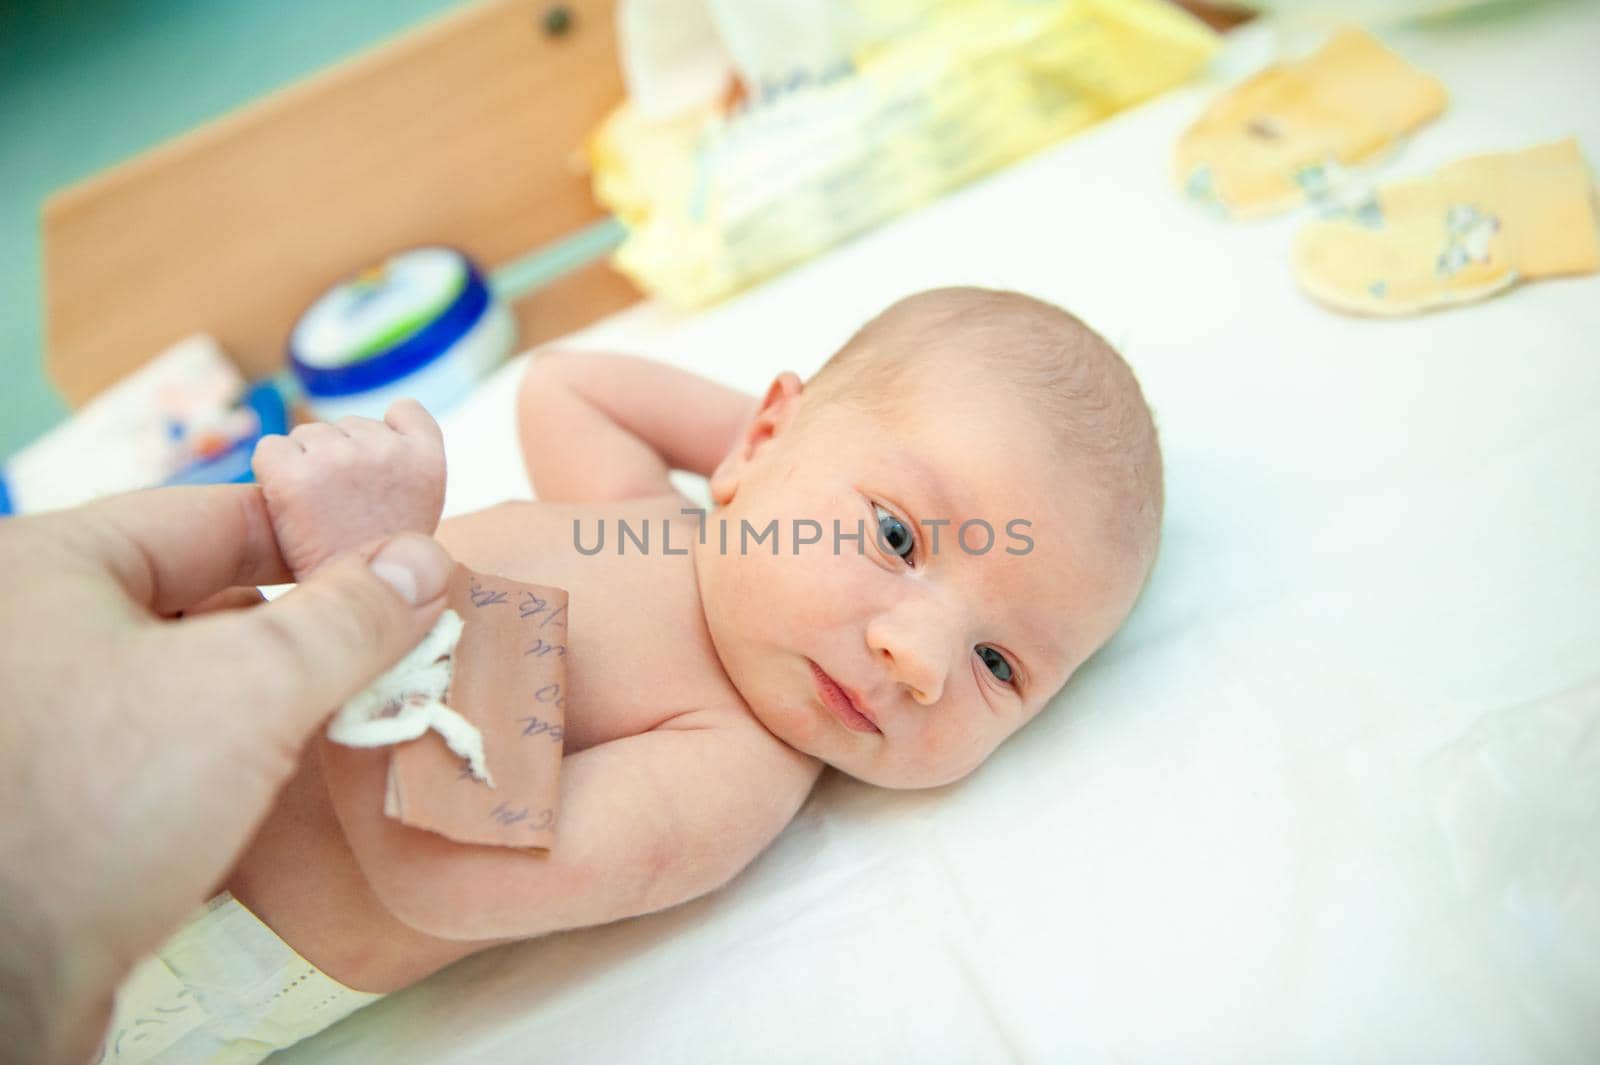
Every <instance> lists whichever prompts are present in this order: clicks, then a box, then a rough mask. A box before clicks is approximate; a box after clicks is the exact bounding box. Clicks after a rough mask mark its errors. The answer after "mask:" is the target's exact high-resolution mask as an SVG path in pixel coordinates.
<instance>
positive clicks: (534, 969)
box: [273, 0, 1600, 1065]
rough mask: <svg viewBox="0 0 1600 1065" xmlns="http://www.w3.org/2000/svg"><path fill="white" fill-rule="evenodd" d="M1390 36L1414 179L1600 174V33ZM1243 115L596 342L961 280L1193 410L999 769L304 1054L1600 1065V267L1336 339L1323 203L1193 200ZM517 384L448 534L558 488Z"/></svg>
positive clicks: (845, 807)
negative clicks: (1314, 283) (1310, 291)
mask: <svg viewBox="0 0 1600 1065" xmlns="http://www.w3.org/2000/svg"><path fill="white" fill-rule="evenodd" d="M1262 29H1263V28H1261V27H1257V28H1254V29H1251V30H1247V31H1246V32H1244V33H1242V34H1241V35H1239V36H1238V37H1237V38H1236V39H1235V40H1234V42H1233V43H1232V44H1231V45H1230V49H1231V50H1232V51H1231V55H1230V57H1229V60H1228V61H1229V62H1230V63H1232V64H1234V69H1238V67H1239V65H1241V64H1247V63H1248V61H1249V60H1250V58H1251V56H1252V54H1257V55H1259V53H1260V51H1261V49H1262V48H1263V47H1264V46H1265V44H1266V38H1265V35H1264V33H1263V32H1262ZM1385 36H1386V38H1387V39H1388V40H1389V41H1390V43H1391V44H1393V45H1394V46H1395V47H1397V48H1398V49H1399V50H1400V51H1402V52H1403V53H1404V54H1405V55H1406V56H1408V57H1409V58H1410V59H1412V60H1413V61H1414V62H1416V63H1417V64H1418V65H1420V66H1422V67H1423V68H1424V69H1427V70H1430V71H1432V72H1433V73H1435V74H1437V75H1438V76H1440V77H1441V78H1442V79H1443V80H1444V81H1445V82H1446V84H1447V85H1448V86H1449V88H1450V92H1451V104H1450V109H1449V111H1448V112H1447V114H1446V115H1445V116H1444V117H1443V118H1442V119H1441V120H1439V121H1438V122H1436V123H1434V124H1433V125H1432V126H1430V127H1428V128H1426V129H1425V130H1423V131H1422V132H1421V133H1420V135H1419V136H1417V137H1416V138H1415V139H1414V140H1413V141H1412V142H1411V143H1410V144H1409V145H1407V146H1406V147H1405V148H1404V150H1403V151H1401V152H1400V153H1399V154H1398V155H1397V156H1396V157H1395V158H1393V159H1392V160H1391V161H1389V163H1388V164H1387V165H1386V168H1385V172H1386V173H1392V174H1396V175H1399V174H1413V173H1421V172H1424V171H1426V170H1429V169H1432V168H1433V167H1435V166H1437V165H1439V164H1442V163H1444V162H1447V161H1449V160H1451V159H1454V158H1456V157H1459V156H1461V155H1463V154H1468V153H1472V152H1478V151H1491V150H1500V149H1511V148H1520V147H1524V146H1527V145H1530V144H1533V143H1536V142H1538V141H1541V140H1545V139H1552V138H1555V137H1559V136H1565V135H1577V136H1578V137H1579V138H1580V140H1581V142H1582V144H1583V145H1584V148H1585V150H1586V151H1587V153H1588V156H1589V158H1590V159H1591V161H1594V160H1597V159H1600V94H1597V93H1596V91H1595V90H1596V83H1595V80H1594V73H1593V72H1594V69H1595V66H1594V62H1595V60H1594V57H1595V54H1596V51H1597V48H1596V46H1597V45H1600V5H1597V4H1594V3H1585V2H1580V0H1567V2H1550V3H1546V4H1542V5H1531V6H1529V7H1528V8H1527V9H1525V10H1522V11H1520V12H1519V11H1516V10H1513V11H1510V12H1499V13H1496V12H1494V11H1491V12H1489V13H1487V14H1484V15H1481V16H1478V17H1476V18H1473V19H1470V20H1465V21H1458V22H1453V23H1446V24H1442V25H1436V26H1433V27H1431V28H1418V29H1410V30H1406V31H1403V32H1402V31H1395V32H1391V33H1387V34H1386V35H1385ZM1212 88H1213V87H1212V86H1197V87H1194V88H1192V89H1187V90H1183V91H1180V92H1177V93H1174V94H1171V95H1168V96H1166V97H1164V98H1162V99H1160V100H1158V101H1156V102H1154V103H1153V104H1151V105H1148V106H1146V107H1144V108H1142V109H1139V110H1137V111H1135V112H1132V113H1129V114H1127V115H1124V116H1121V117H1119V118H1117V119H1115V120H1113V121H1110V122H1108V123H1106V124H1104V125H1102V126H1100V127H1097V128H1095V129H1093V130H1090V131H1089V132H1087V133H1085V134H1083V135H1080V136H1078V137H1076V138H1074V139H1072V140H1070V141H1068V142H1065V143H1063V144H1061V145H1060V146H1058V147H1056V148H1054V149H1052V150H1050V151H1047V152H1045V153H1043V154H1041V155H1039V156H1036V157H1034V158H1033V159H1031V160H1029V161H1027V162H1025V163H1023V164H1021V165H1018V166H1015V167H1013V168H1011V169H1009V170H1007V171H1005V172H1003V173H1001V174H998V175H996V176H994V177H992V178H990V179H988V180H985V181H983V182H981V183H979V184H977V185H974V186H972V187H970V188H968V189H966V190H964V191H962V192H960V193H958V194H956V195H953V196H951V197H948V198H947V199H945V200H943V201H941V202H939V203H938V204H936V205H934V206H932V207H930V208H928V209H925V210H923V211H921V212H919V213H917V214H915V215H912V216H909V217H907V218H905V219H902V220H900V221H898V222H896V223H894V224H891V225H889V226H887V227H885V228H883V229H881V230H879V231H877V232H875V233H873V234H871V235H869V236H867V237H866V238H864V239H861V240H858V241H856V242H854V243H852V244H850V245H849V246H847V247H844V248H842V249H839V250H837V251H836V252H834V253H833V254H831V255H829V256H827V257H826V258H824V259H822V260H820V261H818V262H815V263H812V264H810V265H808V266H806V267H804V268H802V269H799V270H797V271H794V272H792V273H790V274H788V275H786V276H784V277H782V278H780V279H778V280H777V281H775V282H773V283H769V284H767V285H765V286H762V287H761V288H758V289H756V290H754V291H752V292H750V293H748V294H746V295H744V296H743V297H741V298H738V299H736V300H733V301H731V302H729V303H727V304H724V305H722V306H719V307H717V308H715V309H713V310H710V311H708V312H704V313H701V314H697V315H685V314H680V313H676V312H672V311H669V310H666V309H664V308H661V307H659V306H656V305H653V304H644V305H641V306H640V307H638V308H635V309H634V310H631V311H628V312H625V313H623V314H622V315H619V316H617V317H615V318H613V319H610V320H608V321H606V322H604V323H601V324H600V325H598V326H597V327H595V328H592V329H590V330H587V331H586V332H584V333H583V334H580V335H579V336H578V337H576V338H574V339H573V340H572V341H571V344H572V346H576V347H584V348H610V349H615V350H624V351H631V352H636V353H641V354H648V355H653V356H656V357H659V358H662V359H666V360H670V361H672V362H674V363H677V364H679V365H682V366H685V367H687V368H690V369H692V370H696V371H698V372H702V373H706V374H709V375H711V376H713V377H715V378H718V379H720V380H723V381H726V382H728V383H731V384H734V385H737V386H740V387H743V388H746V389H748V390H750V391H757V390H759V389H760V388H762V387H763V386H764V385H765V384H766V383H767V382H768V381H769V380H770V379H771V378H772V376H773V375H774V374H776V373H777V372H778V371H780V370H782V369H794V370H797V371H799V372H801V373H802V374H808V373H810V372H811V371H813V370H815V369H816V367H817V366H819V365H820V364H821V363H822V362H823V361H824V359H825V358H826V357H827V355H828V354H829V353H830V352H831V351H832V350H833V349H834V348H836V347H837V346H838V344H839V343H840V342H841V341H843V340H844V338H845V337H846V336H847V335H848V334H849V333H850V332H851V331H852V330H853V329H854V328H855V327H856V326H857V325H859V324H860V323H861V322H862V321H863V320H865V319H866V318H867V317H869V316H870V315H872V314H873V313H875V312H876V311H878V310H880V309H881V308H882V307H883V306H884V305H886V304H887V303H888V302H890V301H891V300H893V299H895V298H897V297H899V296H901V295H904V294H906V293H909V292H912V291H915V290H918V289H921V288H926V287H930V286H934V285H942V284H952V283H971V284H982V285H991V286H1000V287H1010V288H1017V289H1020V290H1023V291H1026V292H1029V293H1032V294H1035V295H1038V296H1041V297H1043V298H1046V299H1050V300H1052V301H1055V302H1058V303H1060V304H1062V305H1063V306H1065V307H1067V308H1069V309H1071V310H1073V311H1074V312H1076V313H1078V314H1079V315H1081V316H1083V317H1084V318H1086V319H1087V320H1088V321H1089V322H1090V323H1091V324H1093V325H1095V326H1096V327H1097V328H1098V329H1099V330H1100V331H1101V332H1103V333H1104V334H1105V335H1106V336H1107V337H1108V338H1109V339H1110V340H1111V341H1112V343H1114V344H1115V345H1116V346H1117V347H1118V348H1119V349H1120V350H1122V351H1123V352H1124V353H1125V354H1126V356H1127V357H1128V359H1129V361H1130V362H1131V363H1132V364H1133V366H1134V368H1135V369H1136V371H1137V372H1138V373H1139V375H1140V377H1141V379H1142V381H1143V383H1144V386H1145V389H1146V392H1147V394H1148V395H1149V397H1150V399H1151V402H1152V404H1153V406H1154V408H1155V410H1156V413H1157V417H1158V421H1159V423H1160V428H1161V432H1162V438H1163V442H1164V447H1165V453H1166V460H1167V478H1168V480H1167V490H1168V517H1167V525H1166V529H1165V541H1164V545H1163V548H1162V554H1161V558H1160V562H1159V564H1158V567H1157V570H1156V572H1155V575H1154V577H1153V580H1152V583H1151V585H1150V587H1149V589H1148V591H1147V593H1146V595H1145V597H1144V599H1143V601H1142V602H1141V604H1140V606H1139V607H1138V609H1137V611H1136V613H1135V614H1134V616H1133V618H1132V619H1131V621H1130V623H1129V624H1128V626H1127V627H1126V629H1125V630H1124V631H1123V632H1122V633H1121V634H1120V635H1119V636H1118V637H1117V638H1116V639H1115V641H1114V642H1113V643H1112V644H1111V645H1110V646H1109V647H1108V648H1107V649H1106V650H1105V651H1104V652H1103V653H1102V654H1100V655H1099V656H1098V657H1097V658H1095V659H1094V660H1092V661H1091V663H1090V664H1089V665H1088V666H1086V667H1085V668H1084V669H1083V670H1082V671H1081V672H1080V673H1079V675H1078V676H1077V677H1076V678H1074V680H1073V681H1072V683H1071V684H1070V685H1069V686H1068V688H1067V689H1066V691H1065V692H1064V693H1063V694H1062V695H1061V696H1060V697H1059V698H1058V700H1057V703H1056V704H1055V705H1054V706H1052V707H1051V708H1050V709H1049V710H1048V711H1047V712H1046V713H1045V714H1044V715H1043V716H1042V717H1041V718H1040V719H1039V720H1037V721H1036V722H1035V723H1033V724H1032V725H1030V726H1029V727H1028V728H1027V729H1026V730H1024V731H1023V732H1022V733H1021V734H1019V735H1018V736H1017V737H1016V738H1015V739H1014V740H1012V741H1011V742H1010V743H1009V744H1008V745H1007V746H1006V747H1004V748H1002V749H1001V751H1000V752H999V753H998V754H997V755H996V756H995V757H994V758H993V759H992V760H991V762H990V763H989V764H987V765H986V766H985V767H984V768H983V769H982V770H981V771H980V772H978V773H977V774H976V775H975V776H974V777H972V778H971V779H969V780H968V781H965V782H963V783H961V784H957V785H953V786H951V787H948V788H943V789H939V790H937V791H931V792H920V793H896V792H888V791H880V790H875V789H873V788H871V787H868V786H866V785H864V784H860V783H857V782H855V781H852V780H849V779H846V778H843V777H841V776H840V775H838V774H836V773H829V774H827V775H825V776H824V778H823V780H822V782H821V783H820V785H819V787H818V788H817V791H816V792H815V794H814V795H813V796H812V798H811V800H810V801H809V802H808V803H807V805H806V806H805V808H804V809H803V810H802V812H801V814H800V816H799V817H798V818H797V820H796V821H795V822H794V823H793V824H792V825H791V826H790V827H789V829H788V830H787V831H786V832H785V833H784V834H783V836H782V837H781V838H780V839H779V840H778V841H777V843H776V844H775V845H774V846H773V847H772V848H770V849H769V850H768V851H767V852H766V853H765V854H763V855H762V856H761V857H760V858H759V859H758V860H757V861H756V862H755V863H754V865H752V866H751V867H750V868H749V869H748V870H747V871H746V872H745V873H744V874H742V875H741V876H740V877H739V878H738V879H737V880H735V881H734V882H733V883H732V884H731V885H730V886H729V887H727V888H726V889H724V890H723V891H721V892H719V893H717V894H715V895H713V896H710V897H707V898H704V899H701V900H698V901H696V902H694V903H691V904H689V905H686V906H683V907H680V908H678V909H675V910H672V911H669V912H667V913H663V914H659V915H655V916H651V917H647V918H642V919H637V920H633V921H629V922H624V923H620V924H616V925H612V926H609V927H604V928H598V929H593V930H586V931H579V932H572V933H566V934H562V935H557V936H552V937H549V938H547V939H544V940H540V941H535V942H530V943H525V944H520V945H517V946H513V947H509V948H505V949H501V950H497V951H493V952H490V953H487V954H483V955H479V956H477V957H475V958H471V959H468V960H467V961H465V962H463V963H461V964H460V965H458V966H456V967H454V968H452V969H450V970H447V971H446V972H444V973H442V974H440V975H438V976H436V977H435V978H433V979H431V980H429V981H427V982H425V983H424V984H422V985H420V986H418V987H415V988H412V989H410V990H408V991H406V992H403V993H400V994H397V995H394V996H391V997H390V998H388V999H386V1000H385V1001H383V1002H381V1003H379V1004H378V1005H376V1006H374V1007H372V1008H369V1009H367V1010H364V1011H362V1012H361V1013H359V1014H357V1015H356V1016H354V1017H352V1018H351V1019H350V1020H348V1021H346V1022H344V1023H343V1024H341V1025H339V1026H338V1027H336V1028H334V1029H332V1030H330V1031H328V1032H326V1033H324V1034H323V1035H322V1036H320V1037H318V1038H317V1039H314V1040H312V1041H310V1042H308V1043H305V1044H302V1045H301V1046H299V1047H297V1048H294V1049H292V1050H290V1051H288V1052H285V1053H283V1054H282V1055H280V1056H279V1057H277V1058H275V1059H273V1060H274V1061H275V1062H281V1063H282V1065H290V1063H296V1065H310V1063H313V1062H316V1063H322V1065H343V1063H356V1062H376V1061H382V1062H386V1063H390V1062H392V1063H404V1062H419V1063H421V1062H427V1063H436V1062H492V1063H500V1062H504V1063H511V1062H519V1063H520V1062H559V1063H562V1065H580V1063H588V1062H594V1063H616V1062H650V1063H659V1065H680V1063H681V1065H711V1063H730V1065H732V1063H766V1062H783V1063H789V1062H792V1063H796V1065H800V1063H804V1065H815V1063H822V1062H841V1063H856V1062H917V1063H942V1062H952V1063H954V1062H962V1063H966V1062H1028V1063H1044V1062H1066V1061H1071V1062H1183V1063H1197V1062H1252V1061H1254V1062H1291V1061H1292V1062H1329V1063H1341V1065H1343V1063H1349V1062H1450V1063H1469V1062H1493V1063H1518V1062H1530V1063H1531V1062H1573V1063H1579V1062H1594V1061H1597V1060H1600V618H1597V614H1600V277H1587V278H1579V279H1574V280H1564V281H1555V282H1543V283H1539V284H1536V285H1531V286H1527V287H1525V288H1522V289H1518V290H1514V291H1512V292H1511V293H1510V294H1509V295H1507V296H1504V297H1502V298H1498V299H1494V300H1491V301H1488V302H1485V303H1482V304H1478V305H1474V306H1470V307H1466V308H1462V309H1458V310H1454V311H1450V312H1447V313H1441V314H1435V315H1430V316H1427V317H1422V318H1416V319H1410V320H1403V321H1382V322H1380V321H1367V320H1358V319H1352V318H1345V317H1340V316H1337V315H1335V314H1333V313H1330V312H1328V311H1325V310H1323V309H1321V308H1319V307H1317V306H1315V305H1313V304H1312V303H1310V302H1309V301H1308V300H1307V299H1306V298H1304V297H1303V296H1302V295H1301V294H1300V293H1299V292H1298V290H1297V289H1296V288H1295V286H1294V284H1293V282H1292V280H1291V278H1290V275H1289V272H1288V268H1287V249H1288V245H1289V242H1290V239H1291V237H1292V235H1293V232H1294V230H1295V227H1296V225H1297V224H1298V223H1299V222H1300V221H1301V220H1302V219H1303V215H1295V216H1290V217H1286V218H1282V219H1275V220H1271V221H1267V222H1261V223H1255V224H1248V225H1235V224H1229V223H1226V222H1222V221H1219V220H1215V219H1212V218H1210V217H1208V216H1206V215H1204V214H1202V213H1200V212H1198V211H1196V210H1194V209H1192V208H1190V207H1189V206H1188V205H1186V204H1184V203H1183V202H1181V201H1180V200H1179V199H1178V198H1177V197H1176V195H1175V194H1174V193H1173V192H1172V189H1171V187H1170V184H1169V178H1168V159H1169V156H1170V152H1171V147H1172V144H1173V142H1174V140H1175V139H1176V137H1177V136H1178V134H1179V132H1180V131H1181V130H1182V129H1183V128H1184V126H1185V125H1186V124H1187V123H1188V122H1189V121H1190V120H1191V119H1192V118H1193V117H1194V116H1195V115H1196V113H1197V112H1198V110H1199V109H1200V108H1201V107H1202V106H1203V105H1204V103H1205V101H1206V100H1207V98H1208V96H1209V94H1210V93H1211V91H1212ZM519 371H520V365H514V366H510V367H507V368H506V369H505V370H504V371H503V372H501V373H500V374H498V375H497V376H496V377H495V378H494V379H492V380H491V381H489V382H488V383H487V384H486V385H485V386H484V387H483V388H482V389H481V390H480V392H479V393H478V394H477V395H475V396H474V397H473V398H472V399H471V400H470V401H468V403H467V405H466V406H465V407H463V408H461V409H459V410H457V411H456V412H453V414H452V416H451V417H450V418H449V419H448V420H447V424H446V431H447V438H448V446H449V453H450V477H451V485H450V497H449V501H448V509H449V511H450V512H452V513H460V512H462V511H467V510H472V509H475V508H477V507H480V506H483V505H486V504H489V503H493V502H496V501H498V500H500V499H503V498H506V497H511V496H526V494H527V492H528V489H527V482H526V480H525V478H524V477H523V475H522V472H521V462H520V459H519V457H518V454H517V447H516V440H515V429H514V425H513V410H512V401H513V394H514V390H515V385H516V378H517V375H518V373H519Z"/></svg>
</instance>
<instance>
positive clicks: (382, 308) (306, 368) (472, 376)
mask: <svg viewBox="0 0 1600 1065" xmlns="http://www.w3.org/2000/svg"><path fill="white" fill-rule="evenodd" d="M515 343H516V325H515V323H514V321H513V319H512V317H511V313H510V311H508V310H507V309H506V306H505V305H504V304H503V303H501V302H500V301H499V300H497V299H495V298H494V295H493V293H491V292H490V291H489V286H488V284H487V283H485V281H484V279H483V275H482V274H481V273H480V272H479V270H478V268H477V267H476V266H475V265H473V263H472V261H471V260H470V259H468V258H467V257H466V256H465V255H462V254H461V253H460V252H458V251H455V250H454V249H452V248H415V249H412V250H410V251H406V252H402V253H400V254H398V255H395V256H393V257H392V258H390V259H388V260H387V261H386V262H384V263H382V264H381V265H379V266H376V267H373V268H372V269H370V270H366V271H363V272H362V273H361V274H360V275H358V276H357V277H355V278H353V279H352V280H350V281H347V282H345V283H343V284H341V285H339V286H338V287H336V288H334V289H331V290H330V291H329V292H327V293H326V294H324V295H323V296H322V298H320V299H318V300H317V302H316V303H314V304H312V305H311V308H310V309H309V310H307V311H306V312H305V314H303V315H301V317H300V321H299V322H297V323H296V324H295V327H294V332H293V333H292V334H291V335H290V337H289V363H290V365H291V366H293V367H294V373H295V376H296V377H297V378H298V379H299V381H300V386H301V388H302V389H303V390H304V393H305V401H306V405H307V406H308V407H310V408H311V411H312V413H313V414H315V415H316V416H317V417H319V418H322V419H324V420H332V419H335V418H339V417H343V416H344V415H346V414H358V415H362V416H364V417H368V418H380V417H382V416H383V412H384V410H385V409H387V408H388V406H389V404H390V403H392V402H393V401H395V400H396V399H400V398H402V397H405V396H409V397H411V398H413V399H416V400H418V401H419V402H421V403H422V405H423V406H424V407H427V408H428V409H429V410H430V411H432V412H434V413H435V414H438V413H441V412H442V411H444V410H445V409H446V408H448V407H449V406H450V405H451V404H453V403H455V402H456V401H457V400H459V399H461V398H462V397H463V396H465V395H466V394H467V392H469V391H470V390H471V388H472V386H473V384H474V383H475V382H477V381H478V379H479V378H481V377H483V376H484V375H485V374H486V373H487V372H488V371H489V370H490V369H492V368H493V367H494V366H495V365H496V364H498V363H500V362H501V361H503V360H504V359H505V357H506V356H507V355H509V354H510V353H511V349H512V346H513V345H514V344H515Z"/></svg>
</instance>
